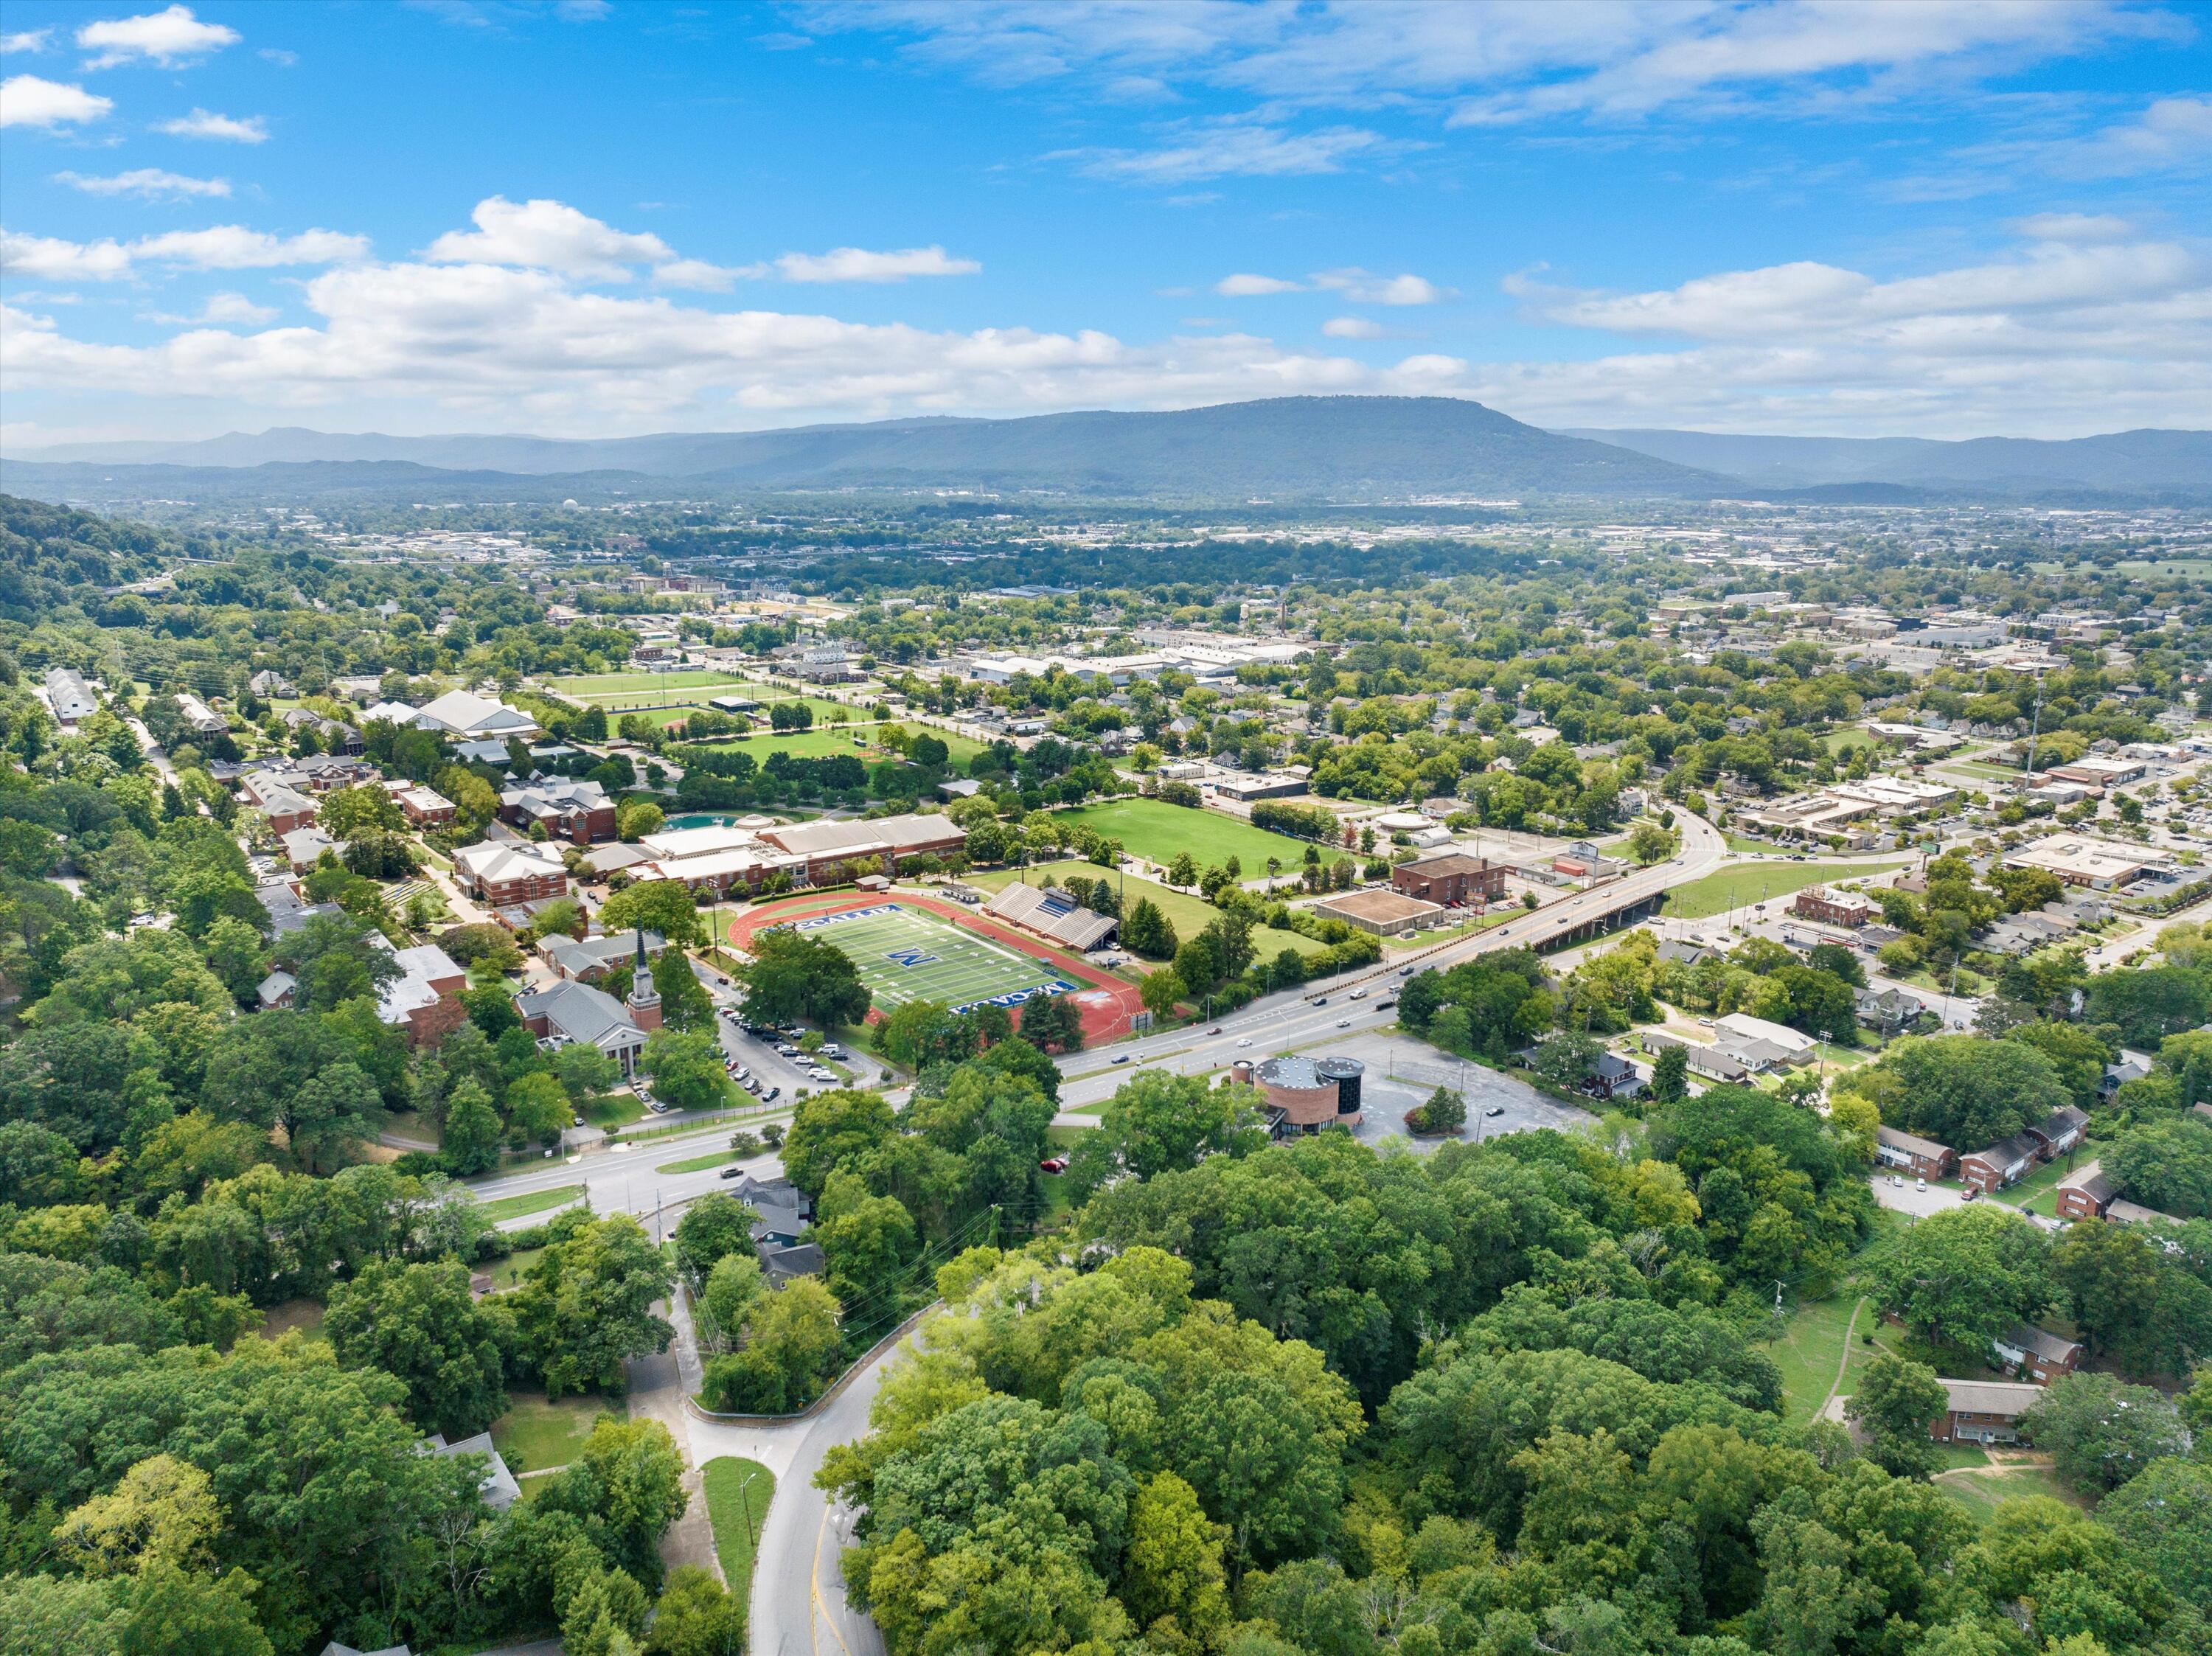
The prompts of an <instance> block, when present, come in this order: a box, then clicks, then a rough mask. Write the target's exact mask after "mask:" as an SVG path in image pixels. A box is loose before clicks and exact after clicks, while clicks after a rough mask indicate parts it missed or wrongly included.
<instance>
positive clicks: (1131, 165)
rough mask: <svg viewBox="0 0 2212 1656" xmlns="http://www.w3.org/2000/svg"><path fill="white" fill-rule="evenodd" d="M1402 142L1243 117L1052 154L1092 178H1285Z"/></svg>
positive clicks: (1335, 168)
mask: <svg viewBox="0 0 2212 1656" xmlns="http://www.w3.org/2000/svg"><path fill="white" fill-rule="evenodd" d="M1401 148H1402V146H1401V145H1397V144H1394V143H1390V142H1389V140H1388V139H1386V138H1384V137H1383V135H1382V134H1380V133H1379V132H1370V131H1367V130H1364V128H1360V127H1353V126H1332V127H1328V128H1324V129H1323V130H1320V131H1316V132H1291V131H1286V130H1283V129H1281V128H1279V127H1273V126H1264V125H1258V124H1253V123H1250V122H1245V121H1223V122H1216V123H1213V124H1207V125H1202V126H1189V127H1184V128H1182V129H1179V130H1177V131H1176V133H1175V135H1174V136H1171V137H1170V139H1169V140H1168V141H1167V142H1166V143H1163V144H1162V145H1160V146H1159V147H1158V148H1157V149H1063V150H1055V151H1054V152H1053V154H1052V155H1048V157H1047V158H1046V159H1048V160H1055V159H1059V160H1072V161H1076V162H1077V163H1078V164H1079V166H1080V167H1082V169H1083V170H1084V171H1085V172H1086V173H1090V174H1091V176H1092V177H1094V178H1101V179H1122V180H1124V181H1126V182H1128V183H1132V184H1188V183H1191V182H1194V181H1196V180H1199V179H1220V178H1231V177H1238V178H1285V177H1291V176H1297V175H1301V174H1310V173H1337V172H1341V171H1342V170H1343V168H1344V164H1345V162H1346V161H1350V160H1352V158H1354V157H1355V156H1369V155H1383V154H1387V153H1390V152H1392V151H1395V150H1396V149H1401Z"/></svg>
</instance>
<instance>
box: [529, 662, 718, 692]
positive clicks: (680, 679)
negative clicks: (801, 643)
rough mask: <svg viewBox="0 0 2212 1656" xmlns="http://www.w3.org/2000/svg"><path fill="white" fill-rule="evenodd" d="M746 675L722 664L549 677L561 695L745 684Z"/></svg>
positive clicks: (691, 688)
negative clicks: (677, 669)
mask: <svg viewBox="0 0 2212 1656" xmlns="http://www.w3.org/2000/svg"><path fill="white" fill-rule="evenodd" d="M744 682H745V680H744V677H743V676H740V675H738V674H737V673H732V672H726V671H724V670H721V669H720V668H704V667H695V668H689V669H686V670H684V671H683V672H680V673H578V674H575V675H574V676H570V677H568V678H556V679H552V680H550V681H548V685H549V688H550V689H551V690H552V692H553V694H554V695H559V696H579V695H586V696H595V695H615V694H617V693H618V692H620V691H623V690H696V689H698V688H702V686H705V685H708V684H743V683H744Z"/></svg>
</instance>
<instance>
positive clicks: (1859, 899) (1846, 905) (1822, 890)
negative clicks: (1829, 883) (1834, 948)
mask: <svg viewBox="0 0 2212 1656" xmlns="http://www.w3.org/2000/svg"><path fill="white" fill-rule="evenodd" d="M1790 913H1793V914H1796V915H1799V916H1801V917H1802V918H1803V919H1808V920H1818V921H1819V922H1820V924H1821V925H1848V926H1852V927H1857V926H1862V925H1865V924H1866V923H1867V922H1868V921H1869V920H1871V919H1874V917H1875V913H1877V911H1876V909H1875V906H1874V904H1873V903H1872V902H1871V901H1869V900H1868V899H1867V898H1866V897H1864V896H1863V895H1861V894H1860V893H1858V892H1856V891H1831V890H1829V889H1828V888H1827V887H1826V886H1824V885H1808V886H1807V887H1806V888H1805V889H1803V890H1802V891H1801V892H1799V893H1798V894H1797V895H1796V897H1795V898H1793V899H1792V900H1791V901H1790Z"/></svg>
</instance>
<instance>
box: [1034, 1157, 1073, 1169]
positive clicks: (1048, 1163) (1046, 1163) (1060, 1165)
mask: <svg viewBox="0 0 2212 1656" xmlns="http://www.w3.org/2000/svg"><path fill="white" fill-rule="evenodd" d="M1037 1166H1038V1168H1040V1169H1041V1170H1042V1171H1043V1172H1046V1173H1066V1171H1067V1158H1066V1156H1047V1157H1045V1159H1044V1160H1043V1161H1042V1162H1038V1163H1037Z"/></svg>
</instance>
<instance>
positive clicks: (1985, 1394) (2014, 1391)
mask: <svg viewBox="0 0 2212 1656" xmlns="http://www.w3.org/2000/svg"><path fill="white" fill-rule="evenodd" d="M1942 1384H1943V1390H1944V1392H1946V1393H1947V1394H1948V1402H1949V1404H1950V1406H1949V1407H1948V1408H1947V1409H1946V1410H1944V1411H1943V1412H1942V1414H1941V1415H1939V1416H1936V1419H1935V1421H1934V1422H1931V1423H1930V1424H1929V1428H1928V1435H1929V1436H1930V1437H1932V1438H1934V1439H1935V1440H1936V1442H1938V1443H2017V1442H2019V1441H2020V1417H2021V1415H2023V1414H2025V1413H2026V1412H2027V1409H2028V1406H2029V1405H2030V1404H2033V1402H2034V1401H2035V1400H2036V1399H2037V1398H2039V1397H2041V1396H2042V1395H2043V1388H2042V1387H2041V1386H2030V1385H2028V1384H2027V1383H2026V1382H2024V1381H2021V1380H1945V1381H1944V1382H1943V1383H1942Z"/></svg>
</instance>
